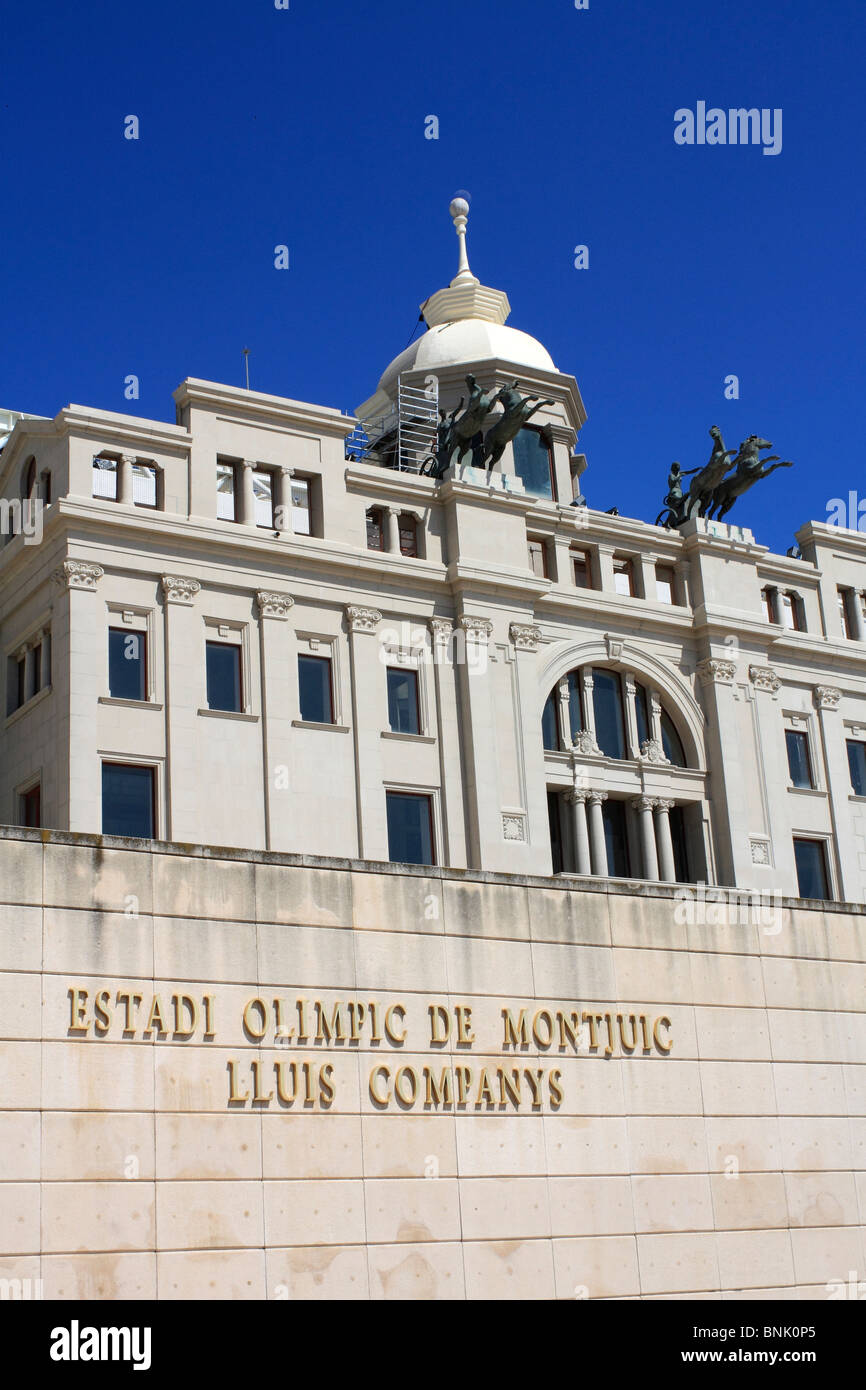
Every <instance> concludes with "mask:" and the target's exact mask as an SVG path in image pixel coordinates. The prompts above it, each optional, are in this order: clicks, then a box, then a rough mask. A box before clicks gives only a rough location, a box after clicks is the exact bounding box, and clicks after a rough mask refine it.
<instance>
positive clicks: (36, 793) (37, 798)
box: [21, 786, 42, 830]
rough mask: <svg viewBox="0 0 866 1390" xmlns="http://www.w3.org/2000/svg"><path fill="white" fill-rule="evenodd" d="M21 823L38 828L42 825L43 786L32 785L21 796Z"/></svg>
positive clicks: (34, 828)
mask: <svg viewBox="0 0 866 1390" xmlns="http://www.w3.org/2000/svg"><path fill="white" fill-rule="evenodd" d="M21 824H22V825H24V826H27V827H28V829H31V830H38V829H39V828H40V826H41V825H42V788H41V787H40V786H36V787H31V788H30V790H29V791H26V792H25V793H24V795H23V796H22V798H21Z"/></svg>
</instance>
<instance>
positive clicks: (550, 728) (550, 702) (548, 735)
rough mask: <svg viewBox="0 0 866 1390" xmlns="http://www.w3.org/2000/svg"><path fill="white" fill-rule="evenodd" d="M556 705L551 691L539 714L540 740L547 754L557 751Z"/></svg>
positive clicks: (554, 694) (554, 695)
mask: <svg viewBox="0 0 866 1390" xmlns="http://www.w3.org/2000/svg"><path fill="white" fill-rule="evenodd" d="M556 705H557V698H556V691H555V690H552V691H551V692H550V694H549V695H548V697H547V699H546V700H545V702H544V709H543V710H542V713H541V740H542V743H543V744H544V747H545V748H546V749H547V751H548V752H549V753H556V752H557V751H558V750H559V719H558V717H557V710H556Z"/></svg>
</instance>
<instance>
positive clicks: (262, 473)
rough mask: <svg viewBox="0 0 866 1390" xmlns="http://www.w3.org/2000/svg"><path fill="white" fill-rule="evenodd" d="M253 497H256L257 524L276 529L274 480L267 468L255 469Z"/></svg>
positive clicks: (270, 529)
mask: <svg viewBox="0 0 866 1390" xmlns="http://www.w3.org/2000/svg"><path fill="white" fill-rule="evenodd" d="M253 497H254V498H255V504H256V507H255V510H256V526H264V527H266V528H267V529H268V530H269V531H272V530H273V529H274V480H273V476H272V474H271V473H270V472H269V471H268V470H267V469H266V468H254V469H253Z"/></svg>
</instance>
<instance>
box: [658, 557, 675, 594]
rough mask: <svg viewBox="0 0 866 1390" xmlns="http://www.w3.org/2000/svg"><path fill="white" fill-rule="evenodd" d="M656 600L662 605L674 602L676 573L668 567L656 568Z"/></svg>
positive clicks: (659, 566)
mask: <svg viewBox="0 0 866 1390" xmlns="http://www.w3.org/2000/svg"><path fill="white" fill-rule="evenodd" d="M656 598H657V599H658V600H659V602H660V603H673V601H674V572H673V570H672V569H670V568H669V566H667V565H657V566H656Z"/></svg>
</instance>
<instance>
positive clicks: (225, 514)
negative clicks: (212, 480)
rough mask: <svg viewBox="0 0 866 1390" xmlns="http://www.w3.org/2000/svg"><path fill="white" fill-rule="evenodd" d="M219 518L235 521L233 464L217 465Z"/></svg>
mask: <svg viewBox="0 0 866 1390" xmlns="http://www.w3.org/2000/svg"><path fill="white" fill-rule="evenodd" d="M217 516H218V517H219V518H220V520H221V521H235V520H236V511H235V468H234V464H232V463H218V464H217Z"/></svg>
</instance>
